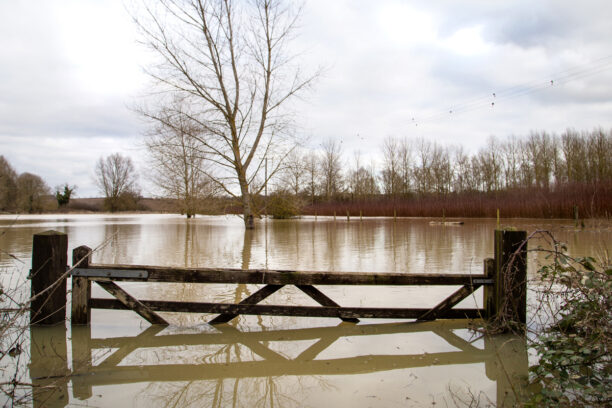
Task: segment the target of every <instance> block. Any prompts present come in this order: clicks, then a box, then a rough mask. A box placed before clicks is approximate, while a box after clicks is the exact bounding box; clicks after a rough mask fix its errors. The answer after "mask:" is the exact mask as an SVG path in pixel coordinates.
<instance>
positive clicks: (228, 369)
mask: <svg viewBox="0 0 612 408" xmlns="http://www.w3.org/2000/svg"><path fill="white" fill-rule="evenodd" d="M489 356H490V353H489V352H487V351H482V352H480V353H478V354H475V353H466V352H462V351H452V352H442V353H430V354H426V355H374V356H372V355H367V356H357V357H347V358H338V359H328V360H310V361H301V362H300V363H299V364H296V362H295V361H292V360H281V361H268V360H264V361H246V362H236V363H229V364H228V363H208V364H201V365H196V364H180V365H179V364H172V365H165V364H164V365H151V366H147V365H144V366H118V367H108V368H98V367H93V368H92V369H91V370H90V371H89V372H85V373H82V374H77V375H76V376H73V379H72V380H73V381H75V380H76V381H77V382H78V383H79V385H82V384H91V385H96V386H100V385H111V384H118V383H121V384H128V383H138V382H156V381H202V380H214V379H219V378H245V377H276V376H282V375H285V376H286V375H339V374H355V373H372V372H378V371H387V370H397V369H402V368H417V367H427V366H431V365H434V364H435V365H454V364H477V363H482V362H484V361H485V360H486V358H487V357H489Z"/></svg>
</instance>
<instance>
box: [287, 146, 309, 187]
mask: <svg viewBox="0 0 612 408" xmlns="http://www.w3.org/2000/svg"><path fill="white" fill-rule="evenodd" d="M304 158H305V157H304V155H303V154H302V152H301V151H299V150H293V151H292V152H291V153H289V155H288V156H287V158H286V160H285V161H284V163H285V164H284V165H283V168H282V171H281V173H280V183H281V188H287V189H289V191H291V192H292V193H293V195H295V196H297V195H298V194H299V193H300V191H301V190H302V188H303V186H304V184H305V183H306V182H307V177H308V174H307V171H306V168H307V163H306V160H304Z"/></svg>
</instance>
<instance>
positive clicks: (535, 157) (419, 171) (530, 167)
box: [280, 129, 612, 203]
mask: <svg viewBox="0 0 612 408" xmlns="http://www.w3.org/2000/svg"><path fill="white" fill-rule="evenodd" d="M379 148H380V152H381V157H382V159H381V160H380V164H379V167H378V168H376V165H375V164H374V163H370V164H369V165H368V166H364V163H363V160H362V158H361V155H360V154H355V156H354V157H353V158H351V159H348V160H347V158H345V157H343V155H342V151H341V149H340V144H339V143H338V142H334V141H333V140H328V141H326V142H325V143H323V145H322V147H321V149H320V150H318V151H302V153H301V154H299V155H294V156H292V159H291V162H293V163H295V164H298V163H299V164H300V166H302V167H301V168H303V173H302V174H303V176H304V177H299V178H295V179H293V180H292V182H291V184H290V185H291V191H293V192H294V193H299V194H302V195H303V196H304V197H307V198H308V201H309V202H310V203H314V202H326V201H327V202H333V201H351V200H363V199H371V198H379V199H389V198H393V199H401V198H416V197H438V198H440V197H442V198H444V197H446V196H448V195H450V194H460V193H466V194H497V193H500V192H508V191H519V190H528V189H531V190H538V191H543V192H546V191H548V192H555V191H559V190H560V189H562V188H567V186H572V185H587V186H595V185H598V184H600V183H610V182H612V154H610V152H612V130H610V131H604V130H603V129H595V130H593V131H582V132H579V131H575V130H572V129H569V130H567V131H565V132H563V133H562V134H561V135H553V134H550V133H547V132H532V133H530V134H529V135H527V136H524V137H516V136H510V137H508V138H506V139H505V140H501V139H498V138H495V137H490V138H489V139H488V140H487V142H486V144H485V146H483V147H482V148H481V149H480V150H478V151H477V152H476V153H474V154H468V153H466V151H465V150H464V148H463V147H461V146H443V145H440V144H438V143H436V142H432V141H429V140H425V139H414V140H413V139H403V138H398V137H388V138H386V139H385V140H384V141H383V144H382V146H380V147H379ZM280 184H281V185H282V184H283V180H280ZM298 184H299V185H298Z"/></svg>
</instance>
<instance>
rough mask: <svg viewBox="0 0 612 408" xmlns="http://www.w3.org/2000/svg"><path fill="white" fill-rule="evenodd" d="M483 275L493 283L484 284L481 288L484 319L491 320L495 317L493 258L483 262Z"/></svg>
mask: <svg viewBox="0 0 612 408" xmlns="http://www.w3.org/2000/svg"><path fill="white" fill-rule="evenodd" d="M483 267H484V271H483V272H484V275H485V276H486V278H487V279H492V280H493V283H489V284H485V285H484V286H483V290H484V296H483V302H482V303H483V307H484V310H485V316H484V317H485V318H487V319H491V318H492V317H494V316H495V313H496V310H495V260H494V259H493V258H486V259H485V260H484V265H483Z"/></svg>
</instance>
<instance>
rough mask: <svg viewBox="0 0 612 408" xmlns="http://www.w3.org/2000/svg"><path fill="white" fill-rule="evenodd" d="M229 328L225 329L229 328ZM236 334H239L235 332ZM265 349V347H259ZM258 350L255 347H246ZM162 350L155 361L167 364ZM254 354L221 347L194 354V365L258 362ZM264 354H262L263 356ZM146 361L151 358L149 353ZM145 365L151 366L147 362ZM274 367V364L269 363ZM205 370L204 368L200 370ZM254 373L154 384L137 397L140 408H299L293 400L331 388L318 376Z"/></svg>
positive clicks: (234, 346) (239, 348) (239, 347)
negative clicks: (149, 407) (151, 405)
mask: <svg viewBox="0 0 612 408" xmlns="http://www.w3.org/2000/svg"><path fill="white" fill-rule="evenodd" d="M229 327H230V326H228V327H226V329H227V328H229ZM238 333H239V332H238ZM260 344H261V345H262V346H263V347H262V348H263V349H265V345H264V344H263V342H262V343H260ZM249 345H250V346H253V348H255V349H257V347H255V346H254V344H249ZM273 353H274V352H269V353H266V354H267V355H266V357H267V359H266V360H269V359H273ZM164 354H165V353H164V350H156V352H155V353H154V357H155V358H157V359H160V360H168V359H169V358H171V356H165V355H164ZM256 354H257V353H255V352H254V351H253V350H251V349H250V348H249V347H245V346H242V345H240V344H230V345H223V346H222V347H220V348H219V349H217V350H215V351H206V352H204V353H198V354H195V353H194V354H193V355H192V358H193V359H194V360H197V361H205V362H206V364H215V363H224V364H226V365H229V364H231V363H240V362H249V361H251V362H252V361H257V360H261V356H260V357H257V355H256ZM262 354H263V353H262ZM148 357H149V359H150V357H152V356H151V355H150V353H149V355H148ZM147 363H154V362H152V361H147ZM272 363H273V361H272ZM202 370H206V366H205V365H203V366H202ZM258 375H260V374H258V373H253V376H252V377H249V371H248V369H245V370H244V372H243V373H241V377H240V378H218V379H215V380H202V381H189V382H178V383H177V382H154V383H150V384H149V385H148V386H147V387H145V389H143V391H142V392H141V393H140V395H139V398H140V399H141V401H139V405H141V404H142V405H145V404H146V401H151V402H153V403H154V404H155V405H156V406H166V407H196V406H197V407H200V406H207V407H208V406H210V407H228V406H232V407H299V406H302V401H299V400H297V399H296V398H294V396H296V395H304V393H305V392H306V391H307V390H308V389H309V388H315V387H316V388H318V389H321V388H328V389H329V388H331V386H330V385H329V384H328V383H327V382H326V381H324V380H323V379H321V378H320V377H318V376H301V377H300V376H269V377H261V376H258Z"/></svg>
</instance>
